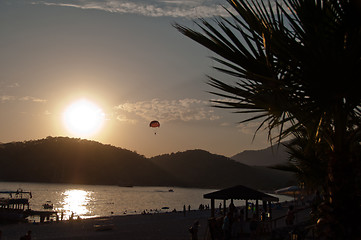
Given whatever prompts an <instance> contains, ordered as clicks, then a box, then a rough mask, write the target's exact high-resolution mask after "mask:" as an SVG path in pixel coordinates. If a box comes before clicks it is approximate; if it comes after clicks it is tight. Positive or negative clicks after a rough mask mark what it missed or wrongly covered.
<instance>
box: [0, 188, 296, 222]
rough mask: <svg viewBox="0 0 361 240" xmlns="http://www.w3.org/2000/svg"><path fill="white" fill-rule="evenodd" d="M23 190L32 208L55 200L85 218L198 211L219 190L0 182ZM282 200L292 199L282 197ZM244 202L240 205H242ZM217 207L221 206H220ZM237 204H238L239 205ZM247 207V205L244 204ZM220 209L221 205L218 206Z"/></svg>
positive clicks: (58, 205) (66, 210) (64, 209)
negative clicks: (174, 210)
mask: <svg viewBox="0 0 361 240" xmlns="http://www.w3.org/2000/svg"><path fill="white" fill-rule="evenodd" d="M19 188H21V189H23V190H24V191H31V192H32V198H31V199H30V208H31V209H33V210H44V209H43V206H42V205H43V204H44V203H46V202H47V201H51V203H53V205H54V210H55V211H58V212H63V213H64V219H69V217H70V215H71V214H72V213H74V216H75V217H77V216H80V217H81V218H90V217H100V216H111V215H125V214H140V213H141V212H142V211H144V210H147V211H149V212H156V211H160V212H166V211H171V210H173V209H176V210H177V211H181V210H182V209H183V205H186V206H187V207H188V205H190V206H191V209H198V207H199V205H200V204H210V201H209V200H208V199H203V194H205V193H209V192H212V191H215V189H197V188H177V187H175V188H171V189H172V190H173V192H170V191H169V190H170V188H168V187H118V186H104V185H71V184H45V183H19V182H11V183H9V182H6V183H5V182H0V191H6V190H17V189H19ZM280 200H281V201H285V200H289V199H288V198H284V197H281V199H280ZM242 203H243V202H240V203H239V205H241V204H242ZM216 204H217V203H216ZM235 204H236V205H237V203H236V202H235ZM243 204H244V203H243ZM216 206H218V205H216Z"/></svg>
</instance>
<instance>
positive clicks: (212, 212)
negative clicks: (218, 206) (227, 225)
mask: <svg viewBox="0 0 361 240" xmlns="http://www.w3.org/2000/svg"><path fill="white" fill-rule="evenodd" d="M214 216H215V215H214V198H211V217H214Z"/></svg>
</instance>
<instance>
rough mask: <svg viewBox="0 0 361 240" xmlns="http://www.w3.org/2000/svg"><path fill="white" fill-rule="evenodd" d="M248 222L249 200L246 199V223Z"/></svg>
mask: <svg viewBox="0 0 361 240" xmlns="http://www.w3.org/2000/svg"><path fill="white" fill-rule="evenodd" d="M247 220H248V199H246V221H247Z"/></svg>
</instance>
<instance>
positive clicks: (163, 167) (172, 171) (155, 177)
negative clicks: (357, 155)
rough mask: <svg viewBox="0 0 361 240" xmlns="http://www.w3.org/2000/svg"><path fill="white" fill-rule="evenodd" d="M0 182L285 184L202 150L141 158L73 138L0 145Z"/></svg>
mask: <svg viewBox="0 0 361 240" xmlns="http://www.w3.org/2000/svg"><path fill="white" fill-rule="evenodd" d="M0 166H1V168H0V181H22V182H51V183H76V184H109V185H121V186H183V187H202V188H222V187H228V186H232V185H237V184H242V185H246V186H249V187H254V188H257V189H263V190H268V189H275V188H279V187H283V186H287V185H289V184H290V183H291V182H292V181H294V178H293V176H292V175H291V174H289V173H287V172H282V171H278V170H274V169H268V168H260V167H251V166H247V165H245V164H241V163H238V162H236V161H234V160H232V159H230V158H227V157H225V156H221V155H216V154H211V153H209V152H207V151H204V150H189V151H185V152H178V153H172V154H164V155H160V156H156V157H152V158H146V157H144V156H142V155H140V154H138V153H136V152H133V151H130V150H127V149H123V148H119V147H115V146H111V145H105V144H101V143H99V142H95V141H89V140H84V139H78V138H68V137H47V138H45V139H40V140H32V141H26V142H12V143H4V144H1V145H0Z"/></svg>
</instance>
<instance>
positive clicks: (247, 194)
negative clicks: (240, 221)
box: [203, 185, 279, 219]
mask: <svg viewBox="0 0 361 240" xmlns="http://www.w3.org/2000/svg"><path fill="white" fill-rule="evenodd" d="M203 198H206V199H211V217H214V213H215V206H214V205H215V200H223V208H224V211H223V212H224V214H225V212H226V206H227V205H226V201H227V200H231V203H233V200H245V201H246V206H248V201H249V200H255V201H256V206H255V207H256V211H255V213H256V214H257V215H258V213H259V205H258V201H262V202H263V208H264V212H268V213H269V218H270V219H272V211H271V202H278V201H279V199H278V198H277V197H274V196H271V195H268V194H265V193H263V192H260V191H257V190H254V189H252V188H248V187H245V186H242V185H237V186H234V187H230V188H225V189H221V190H219V191H215V192H211V193H207V194H204V195H203ZM267 206H268V211H266V209H267ZM245 217H246V219H247V218H248V211H246V216H245Z"/></svg>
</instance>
